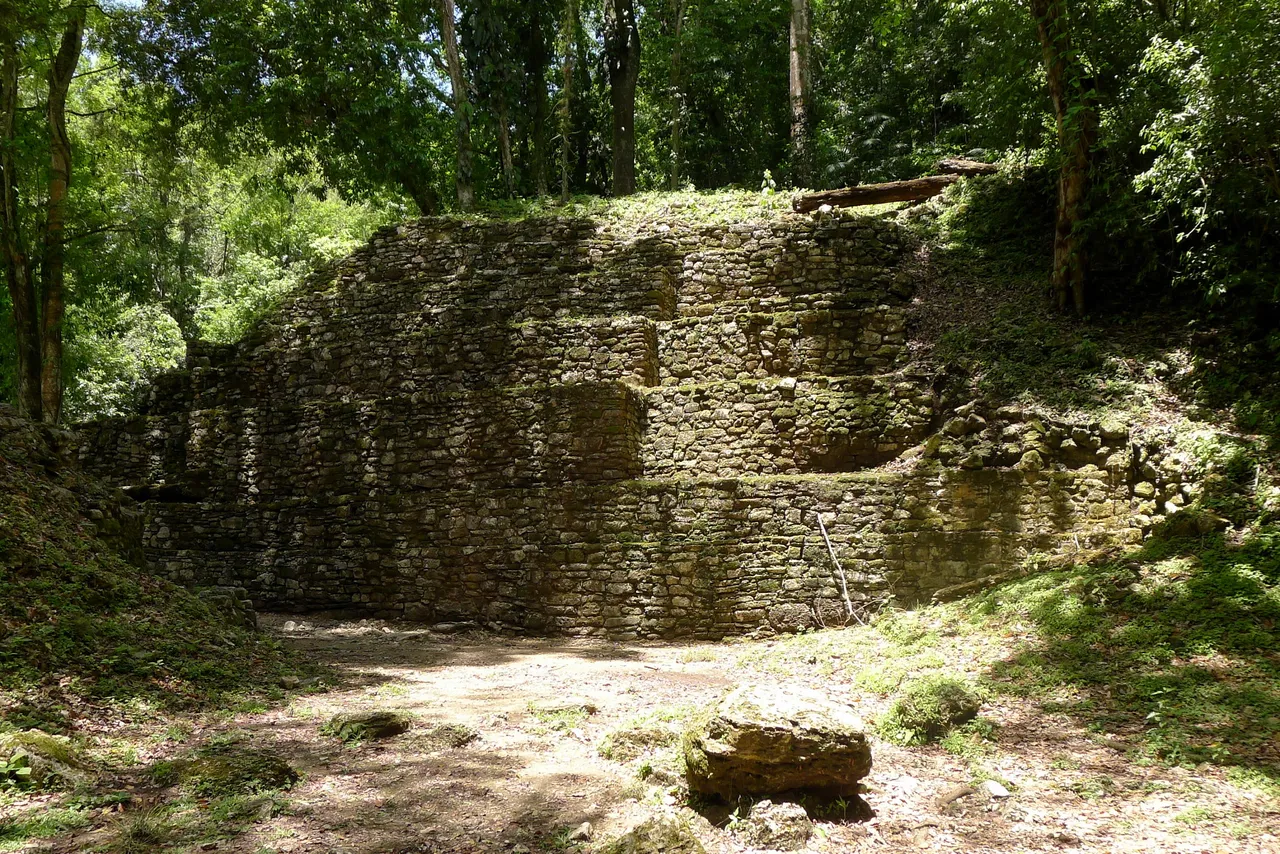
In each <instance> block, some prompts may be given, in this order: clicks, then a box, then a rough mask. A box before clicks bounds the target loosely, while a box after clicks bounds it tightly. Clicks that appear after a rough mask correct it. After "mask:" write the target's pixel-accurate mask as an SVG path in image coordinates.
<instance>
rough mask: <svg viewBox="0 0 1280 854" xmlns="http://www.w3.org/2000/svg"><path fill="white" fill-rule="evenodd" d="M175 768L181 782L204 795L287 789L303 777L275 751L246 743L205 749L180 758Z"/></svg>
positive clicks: (198, 793)
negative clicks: (187, 757) (253, 746)
mask: <svg viewBox="0 0 1280 854" xmlns="http://www.w3.org/2000/svg"><path fill="white" fill-rule="evenodd" d="M176 770H177V773H178V782H179V783H180V785H182V786H183V787H184V788H186V789H188V790H190V791H191V792H192V793H194V794H197V795H202V796H212V795H245V794H255V793H258V792H265V791H270V790H272V789H287V788H289V787H290V786H292V785H293V784H294V783H296V782H298V780H300V779H301V777H300V775H299V774H298V772H297V771H295V770H294V769H293V768H292V767H291V766H290V765H289V763H288V762H285V761H284V760H283V759H281V758H280V757H279V756H277V755H276V754H274V753H272V752H270V751H268V750H260V749H257V748H252V747H246V746H243V745H229V746H226V747H220V748H217V749H212V750H205V751H203V752H202V753H201V754H200V755H198V756H196V757H195V758H193V759H189V760H184V761H182V762H179V763H178V764H177V769H176Z"/></svg>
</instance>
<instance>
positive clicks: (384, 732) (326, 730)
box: [320, 710, 413, 742]
mask: <svg viewBox="0 0 1280 854" xmlns="http://www.w3.org/2000/svg"><path fill="white" fill-rule="evenodd" d="M412 726H413V716H412V715H410V714H409V713H408V712H401V711H396V710H388V711H369V712H342V713H339V714H336V715H334V716H333V717H332V718H331V719H330V720H329V722H328V723H327V724H325V725H324V726H322V727H321V728H320V733H321V735H335V736H337V737H338V738H340V739H342V740H343V741H347V742H352V741H364V740H365V739H369V738H390V737H391V736H393V735H400V734H401V733H403V732H408V731H409V729H410V728H411V727H412Z"/></svg>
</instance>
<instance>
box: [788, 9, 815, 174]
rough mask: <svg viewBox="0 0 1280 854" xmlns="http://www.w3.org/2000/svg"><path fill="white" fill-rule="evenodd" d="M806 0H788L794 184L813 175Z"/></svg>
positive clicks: (808, 30) (808, 13) (809, 40)
mask: <svg viewBox="0 0 1280 854" xmlns="http://www.w3.org/2000/svg"><path fill="white" fill-rule="evenodd" d="M809 22H810V12H809V0H791V162H792V163H793V164H794V168H795V183H796V186H799V187H806V186H808V185H809V183H810V181H811V179H812V177H813V175H812V172H813V164H812V152H811V151H810V149H811V146H810V144H809V142H810V140H809V137H810V127H809V121H810V115H809V114H810V111H811V109H812V104H811V98H812V94H811V92H810V82H809V81H810V77H811V71H812V69H811V66H810V61H809V54H810V45H811V42H812V38H811V36H810V26H809Z"/></svg>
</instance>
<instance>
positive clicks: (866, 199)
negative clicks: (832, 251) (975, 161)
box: [791, 175, 960, 213]
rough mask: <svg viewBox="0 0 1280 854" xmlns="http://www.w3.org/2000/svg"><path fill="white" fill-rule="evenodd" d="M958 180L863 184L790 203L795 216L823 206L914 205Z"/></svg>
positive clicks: (934, 178)
mask: <svg viewBox="0 0 1280 854" xmlns="http://www.w3.org/2000/svg"><path fill="white" fill-rule="evenodd" d="M959 180H960V176H959V175H929V176H928V177H925V178H913V179H911V180H910V181H890V182H889V183H887V184H864V185H862V186H860V187H845V188H844V189H841V190H826V191H824V192H821V193H807V194H805V195H803V196H796V197H795V198H794V199H792V200H791V209H792V210H794V211H795V212H796V213H807V212H808V211H816V210H817V209H818V208H820V207H822V206H823V205H831V206H832V207H833V208H852V207H858V206H859V205H880V204H885V203H887V202H918V201H921V200H923V199H930V198H933V197H934V196H936V195H938V194H939V193H941V192H942V191H943V190H945V189H946V188H947V187H950V186H951V185H952V184H954V183H955V182H956V181H959Z"/></svg>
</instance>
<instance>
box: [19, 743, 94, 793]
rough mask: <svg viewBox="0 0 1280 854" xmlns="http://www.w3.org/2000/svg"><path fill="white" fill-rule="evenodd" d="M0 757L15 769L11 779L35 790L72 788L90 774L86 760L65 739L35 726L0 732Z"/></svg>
mask: <svg viewBox="0 0 1280 854" xmlns="http://www.w3.org/2000/svg"><path fill="white" fill-rule="evenodd" d="M0 759H3V760H4V761H5V762H6V763H7V764H8V765H9V766H10V767H11V768H12V769H14V772H13V778H12V779H13V780H16V781H18V782H20V783H21V784H24V785H29V786H32V787H33V788H36V789H65V788H72V787H74V786H77V785H80V784H82V783H84V782H86V781H87V780H88V779H89V777H90V771H89V765H88V763H87V762H86V761H85V760H84V758H83V757H82V756H80V754H79V753H78V752H77V751H76V749H75V748H74V747H73V746H72V745H71V742H70V741H69V740H68V739H67V738H65V737H63V736H57V735H49V734H48V733H46V732H42V731H40V730H38V729H32V730H22V731H19V732H9V733H3V734H0ZM18 769H27V770H26V771H25V772H24V773H22V774H19V773H18ZM0 782H3V781H0Z"/></svg>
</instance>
